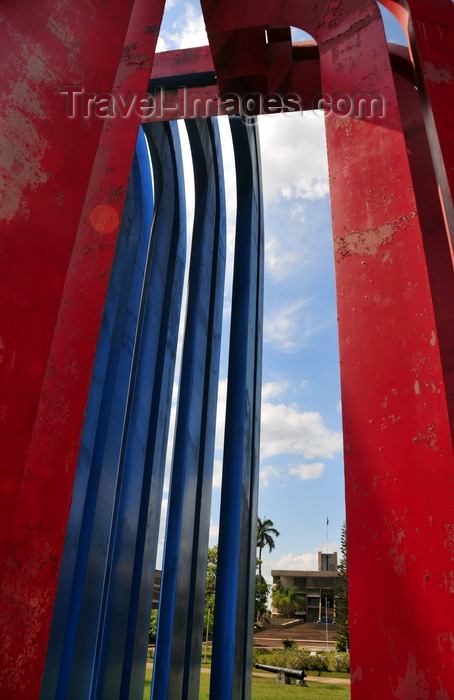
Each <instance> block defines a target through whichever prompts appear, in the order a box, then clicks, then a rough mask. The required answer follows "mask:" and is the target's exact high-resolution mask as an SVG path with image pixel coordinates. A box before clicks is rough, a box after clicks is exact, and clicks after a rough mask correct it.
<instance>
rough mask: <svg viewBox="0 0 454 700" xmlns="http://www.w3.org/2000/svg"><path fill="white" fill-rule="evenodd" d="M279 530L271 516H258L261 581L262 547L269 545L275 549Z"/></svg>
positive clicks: (260, 578) (260, 572)
mask: <svg viewBox="0 0 454 700" xmlns="http://www.w3.org/2000/svg"><path fill="white" fill-rule="evenodd" d="M279 534H280V533H279V532H278V531H277V530H276V528H275V527H274V523H273V521H272V520H270V519H269V518H266V517H265V518H263V520H261V519H260V518H257V548H258V550H259V581H261V580H262V549H263V548H264V547H268V548H269V551H270V552H271V551H272V550H273V549H274V546H275V545H274V539H273V537H272V536H273V535H274V536H275V537H279Z"/></svg>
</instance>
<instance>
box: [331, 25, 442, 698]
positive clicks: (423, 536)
mask: <svg viewBox="0 0 454 700" xmlns="http://www.w3.org/2000/svg"><path fill="white" fill-rule="evenodd" d="M332 31H333V33H332V37H331V39H330V40H327V39H329V36H327V35H325V37H324V38H325V40H327V41H326V43H324V44H321V46H320V60H321V72H322V81H323V87H324V90H325V91H326V92H327V93H328V94H330V95H335V94H337V93H340V92H343V93H346V94H347V95H351V94H354V93H355V92H358V91H367V92H369V93H374V92H375V93H380V94H382V95H383V96H384V98H385V116H384V118H382V119H380V118H375V119H373V120H369V119H364V118H359V119H358V118H355V117H342V116H338V115H336V114H335V113H333V112H331V114H330V115H329V116H328V117H327V119H326V128H327V143H328V155H329V166H330V181H331V203H332V215H333V229H334V244H335V259H336V277H337V299H338V313H339V338H340V357H341V378H342V406H343V423H344V445H345V471H346V500H347V537H348V557H349V560H348V571H349V586H350V613H351V617H350V632H351V651H352V681H353V683H352V698H353V700H363V698H365V697H367V698H370V699H372V700H374V699H375V698H376V699H377V700H383V698H393V697H398V698H401V699H402V700H406V699H408V698H429V697H437V698H448V697H452V696H453V695H454V673H453V656H452V648H451V643H452V632H451V620H452V615H453V612H454V610H453V598H452V590H453V587H454V518H453V514H452V501H453V495H454V469H453V467H454V461H453V454H452V438H451V433H450V425H449V415H448V406H447V400H446V392H445V383H444V377H443V367H442V363H441V360H440V347H439V338H438V328H437V324H436V320H435V315H434V309H433V304H432V294H431V289H430V285H429V278H428V273H427V265H426V259H425V255H424V245H423V240H422V235H421V227H420V222H419V218H418V213H417V208H416V202H415V196H414V192H413V187H412V180H411V174H410V170H409V164H408V159H407V154H406V145H405V141H404V137H403V133H402V126H401V122H400V117H399V112H398V107H397V101H396V96H395V90H394V85H393V79H392V75H391V71H390V67H389V59H388V55H387V50H386V45H385V40H384V36H383V32H382V29H381V27H380V26H379V21H378V19H373V20H372V21H370V22H369V23H367V24H366V23H364V25H363V27H362V28H361V29H360V31H358V32H355V33H353V32H349V31H344V32H342V31H341V32H340V33H339V35H338V36H336V31H335V30H332ZM426 223H427V221H426ZM428 245H429V246H430V243H429V242H428ZM372 620H373V624H372ZM372 629H373V630H374V632H373V633H372V634H371V630H372Z"/></svg>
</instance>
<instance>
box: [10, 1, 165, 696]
mask: <svg viewBox="0 0 454 700" xmlns="http://www.w3.org/2000/svg"><path fill="white" fill-rule="evenodd" d="M163 4H164V3H163V0H162V1H161V0H160V1H157V2H154V3H148V2H145V0H136V2H135V3H133V1H132V0H110V1H108V2H105V3H103V4H102V5H100V3H98V2H89V1H84V2H82V1H81V0H78V1H77V2H73V3H71V5H70V6H68V5H66V4H64V5H63V4H62V3H51V4H49V3H48V2H45V1H44V0H37V1H36V2H34V3H32V4H30V3H29V2H24V1H19V2H16V3H14V4H13V3H9V4H8V7H7V8H2V10H1V15H2V17H1V18H2V20H3V21H2V22H1V23H0V32H1V40H0V47H1V48H0V51H1V55H2V74H1V82H2V98H1V99H2V106H1V114H2V121H1V124H2V126H1V128H2V143H1V161H0V162H1V168H2V170H1V179H0V192H1V194H2V195H3V198H2V200H1V205H0V206H1V209H0V219H1V222H2V228H1V237H0V250H1V259H0V280H1V282H0V284H1V293H0V304H1V307H2V308H1V318H2V331H1V340H0V347H1V363H0V371H1V373H2V376H1V379H0V386H1V398H0V406H1V410H0V418H1V421H2V431H1V437H0V440H1V443H0V446H1V454H2V460H3V462H2V478H1V491H0V509H1V512H2V516H3V523H2V528H1V533H0V536H1V540H0V575H1V578H2V592H1V598H0V635H1V640H0V648H1V650H2V652H1V653H2V659H1V664H0V696H1V697H5V698H10V697H11V698H13V697H14V698H15V699H16V698H22V697H27V698H37V697H38V695H39V689H40V682H41V674H42V670H43V664H44V659H45V656H46V651H47V639H48V633H49V627H50V621H51V616H52V611H53V601H54V595H55V589H56V585H57V577H58V571H59V562H60V558H61V553H62V548H63V544H64V536H65V529H66V521H67V516H68V509H69V506H70V502H71V495H72V485H73V478H74V472H75V468H76V463H77V459H78V451H79V444H80V437H81V430H82V425H83V420H84V412H85V407H86V400H87V394H88V390H89V386H90V380H91V370H92V366H93V361H94V355H95V351H96V344H97V338H98V332H99V327H100V322H101V316H102V311H103V306H104V298H105V293H106V288H107V285H108V281H109V275H110V268H111V263H112V259H113V254H114V250H115V243H116V236H117V232H118V226H119V221H120V217H121V212H122V206H123V199H124V195H125V191H126V185H127V180H128V176H129V171H130V167H131V161H132V155H133V151H134V146H135V140H136V136H137V128H138V123H139V117H138V116H137V114H136V113H135V110H134V109H132V110H131V113H130V117H129V118H122V117H120V116H118V117H116V118H114V119H109V120H105V119H102V118H101V117H102V116H103V115H104V114H105V112H103V111H102V110H99V108H98V111H97V110H96V108H95V109H94V113H93V114H92V116H91V118H84V117H83V115H82V110H83V109H85V111H87V110H88V102H87V101H86V100H87V98H86V97H85V98H83V97H82V96H81V95H80V94H79V97H77V98H76V102H75V104H76V105H77V112H76V114H75V115H74V116H73V117H72V118H70V117H68V114H67V109H68V110H69V111H71V108H72V106H73V102H72V99H71V97H70V99H69V101H68V103H67V102H66V100H67V97H68V95H67V94H66V95H65V91H66V93H68V86H73V87H78V88H80V91H84V92H85V93H93V94H99V93H112V92H114V93H116V94H117V95H120V96H121V97H122V98H123V102H124V101H126V100H127V98H128V94H131V93H140V92H144V91H145V90H146V89H147V84H148V77H149V71H150V66H151V59H152V56H153V53H154V49H155V44H156V39H157V33H158V30H159V26H160V21H161V16H162V10H163ZM69 92H71V91H69ZM82 100H85V101H84V103H83V104H84V105H85V107H82Z"/></svg>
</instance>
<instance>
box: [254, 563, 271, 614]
mask: <svg viewBox="0 0 454 700" xmlns="http://www.w3.org/2000/svg"><path fill="white" fill-rule="evenodd" d="M269 592H270V585H269V584H268V583H267V582H266V581H265V579H264V578H263V576H262V577H260V576H259V575H258V574H257V576H256V577H255V616H254V619H255V620H258V619H259V618H260V616H261V615H264V614H265V613H266V611H267V609H268V605H267V603H268V593H269Z"/></svg>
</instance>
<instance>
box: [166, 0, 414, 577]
mask: <svg viewBox="0 0 454 700" xmlns="http://www.w3.org/2000/svg"><path fill="white" fill-rule="evenodd" d="M383 14H384V18H385V29H386V33H387V37H388V41H392V42H395V43H405V38H404V35H403V33H402V31H401V29H400V27H399V25H398V24H397V21H396V20H394V18H393V17H392V16H391V15H390V13H389V12H387V11H386V10H383ZM301 38H304V37H303V35H302V33H299V32H295V35H294V39H295V40H298V39H301ZM207 43H208V41H207V37H206V33H205V27H204V23H203V19H202V15H201V11H200V6H199V5H198V4H197V3H193V2H188V1H186V0H171V1H170V2H167V5H166V11H165V15H164V22H163V25H162V28H161V35H160V38H159V41H158V49H157V50H158V51H165V50H170V49H175V48H188V47H190V46H203V45H205V44H207ZM219 121H220V129H221V135H222V139H223V157H224V169H225V177H226V200H227V217H228V218H227V228H228V253H229V256H230V257H229V259H228V264H227V272H228V274H227V284H226V292H225V299H224V323H225V326H224V331H223V334H224V335H223V341H224V342H223V351H222V359H221V384H220V391H219V407H218V418H217V423H218V431H217V437H216V454H215V478H214V489H213V509H212V522H211V538H210V545H212V544H215V543H216V541H217V524H218V523H217V516H218V509H219V499H220V485H221V465H222V442H223V434H222V428H223V414H224V409H225V395H226V375H227V361H228V354H227V353H228V323H229V319H230V303H231V286H230V284H231V274H230V273H231V270H232V254H233V236H234V226H235V199H236V197H235V179H234V166H233V154H232V149H231V144H230V137H229V129H228V124H227V123H226V119H225V118H221V119H220V120H219ZM259 128H260V141H261V148H262V175H263V192H264V209H265V312H264V347H263V392H262V423H261V463H260V492H259V515H260V517H262V518H263V517H268V518H271V520H273V522H274V525H275V527H276V528H277V529H278V530H279V532H280V533H281V534H280V537H278V538H276V548H275V549H274V550H273V552H272V553H271V554H270V553H269V552H268V551H267V550H265V552H264V553H263V574H264V576H265V577H266V578H267V580H268V581H270V580H271V579H270V571H271V570H272V569H279V568H283V569H293V568H295V569H316V568H317V552H318V551H319V550H323V551H326V549H327V547H328V549H329V551H339V548H340V534H341V529H342V525H343V522H344V520H345V501H344V480H343V455H342V420H341V396H340V384H339V357H338V346H337V327H336V305H335V288H334V265H333V251H332V236H331V218H330V216H331V215H330V206H329V192H328V169H327V160H326V147H325V132H324V121H323V117H322V116H321V115H320V114H314V113H310V112H304V113H296V114H287V115H267V116H265V117H260V118H259ZM181 131H182V139H183V153H184V154H186V162H187V163H188V164H189V167H190V158H189V148H188V145H187V143H186V137H185V134H184V131H183V130H181ZM191 177H192V176H191V172H190V170H189V169H188V171H187V175H186V181H187V187H188V190H189V192H188V196H187V203H188V217H189V220H190V217H191V215H192V195H191V186H192V183H191ZM189 227H190V225H189ZM327 518H329V528H328V529H327V526H326V523H327ZM161 542H162V539H161Z"/></svg>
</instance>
